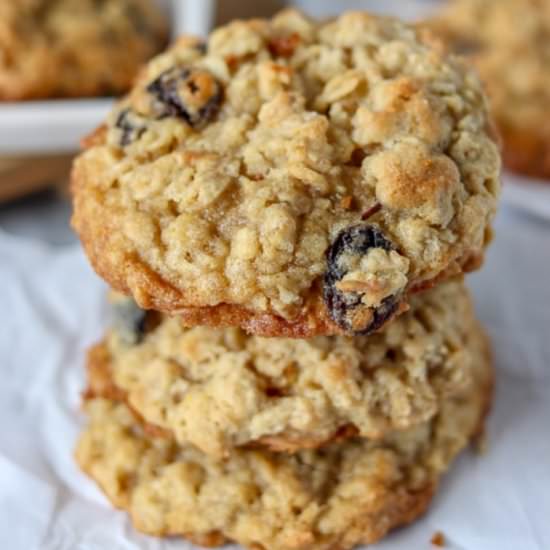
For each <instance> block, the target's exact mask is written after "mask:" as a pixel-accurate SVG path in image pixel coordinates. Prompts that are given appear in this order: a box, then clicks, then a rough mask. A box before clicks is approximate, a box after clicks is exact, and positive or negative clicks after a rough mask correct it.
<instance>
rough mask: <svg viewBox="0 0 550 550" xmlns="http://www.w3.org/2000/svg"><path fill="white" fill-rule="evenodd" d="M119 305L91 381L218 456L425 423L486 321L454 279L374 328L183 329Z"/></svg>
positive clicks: (460, 377) (467, 370)
mask: <svg viewBox="0 0 550 550" xmlns="http://www.w3.org/2000/svg"><path fill="white" fill-rule="evenodd" d="M114 310H115V323H114V328H113V329H112V330H111V331H110V332H109V334H108V335H107V337H106V338H105V340H104V341H103V343H101V344H99V345H98V346H96V347H95V348H93V349H92V350H91V352H90V355H89V359H88V365H89V369H90V378H91V381H92V384H91V385H92V390H91V391H92V392H93V391H94V388H96V390H97V391H101V393H102V394H105V385H111V390H112V391H113V392H116V393H117V398H120V397H122V398H124V399H125V400H126V401H127V403H128V404H129V405H130V407H131V408H132V409H133V410H134V411H135V412H137V413H138V414H139V415H141V416H142V417H143V418H144V420H145V421H147V422H148V423H150V424H153V425H155V426H158V427H159V428H162V429H165V430H169V431H171V432H173V434H174V435H175V437H176V439H177V440H178V441H179V442H180V443H192V444H194V445H195V446H197V447H198V448H200V449H201V450H202V451H203V452H205V453H207V454H210V455H213V456H217V457H220V458H221V457H224V456H227V455H228V454H229V452H230V451H231V449H232V448H234V447H238V446H243V445H251V444H255V445H263V446H267V447H268V448H270V449H271V450H275V451H290V452H292V451H295V450H298V449H302V448H314V447H318V446H320V445H323V444H324V443H327V442H329V441H331V440H334V439H336V438H345V437H349V436H352V435H360V436H363V437H369V438H380V437H382V436H383V435H384V433H386V432H387V431H388V430H394V429H407V428H410V427H411V426H414V425H416V424H419V423H422V422H426V421H427V420H429V419H430V418H431V417H432V416H434V415H435V414H436V413H437V412H438V410H439V404H440V401H441V399H442V397H446V396H449V395H453V394H455V393H458V392H460V391H462V390H463V389H464V387H466V386H467V384H468V383H469V382H470V378H471V368H472V365H473V364H474V363H475V362H476V361H479V360H481V359H480V357H478V356H479V355H480V353H479V349H480V346H477V345H476V342H477V340H478V339H479V334H480V330H479V326H478V324H477V321H476V320H475V317H474V313H473V308H472V304H471V301H470V298H469V294H468V291H467V290H466V288H465V287H464V285H463V282H462V281H456V280H455V281H450V282H447V283H444V284H441V285H439V286H438V287H437V288H434V289H432V290H429V291H427V292H425V293H423V294H421V295H417V296H415V297H414V298H413V299H412V301H411V308H410V310H409V311H408V312H407V313H405V314H404V315H402V316H401V317H400V318H398V319H397V320H395V321H394V322H393V323H391V324H390V325H389V326H388V327H387V328H386V329H385V330H384V331H382V332H380V333H378V334H374V335H371V336H368V337H365V336H358V337H353V338H349V337H344V336H332V337H316V338H313V339H310V340H295V339H284V338H283V339H271V338H261V337H257V336H248V335H246V334H245V333H244V332H243V331H242V330H240V329H236V328H232V329H219V330H216V329H211V328H204V327H195V328H185V327H183V325H182V323H181V320H180V319H178V318H176V317H174V318H171V317H163V316H160V315H159V314H158V313H153V312H145V311H142V310H140V309H138V308H137V306H135V305H134V303H133V302H131V301H130V300H128V299H116V300H115V303H114ZM113 384H114V386H113ZM100 388H101V389H100Z"/></svg>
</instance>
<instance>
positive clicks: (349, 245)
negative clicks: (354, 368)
mask: <svg viewBox="0 0 550 550" xmlns="http://www.w3.org/2000/svg"><path fill="white" fill-rule="evenodd" d="M371 248H381V249H383V250H386V251H388V252H389V251H391V250H395V249H396V248H395V245H394V244H393V243H392V242H391V241H390V240H388V239H387V238H386V237H385V236H384V235H383V234H382V232H381V231H380V230H379V229H378V228H377V227H374V226H372V225H366V224H360V225H354V226H351V227H348V228H346V229H344V230H342V231H341V232H340V233H339V234H338V235H337V237H336V239H335V240H334V242H333V243H332V245H331V246H330V247H329V249H328V251H327V271H326V273H325V277H324V288H323V298H324V300H325V304H326V306H327V309H328V311H329V314H330V316H331V318H332V320H333V321H334V322H335V323H336V324H337V325H338V326H339V327H341V328H343V329H344V330H346V331H347V332H353V333H354V334H363V335H366V334H370V333H372V332H374V331H376V330H377V329H379V328H380V327H381V326H382V325H384V323H385V322H386V321H388V320H389V319H390V318H391V317H392V315H393V314H394V313H395V312H396V310H397V308H398V306H399V302H400V296H398V295H392V296H387V297H386V298H384V299H383V300H382V302H381V303H380V305H379V306H378V307H376V308H372V307H370V308H369V307H367V306H365V305H364V304H363V303H362V294H360V293H358V292H343V291H341V290H339V289H338V288H337V287H336V284H337V283H338V282H339V281H341V280H342V279H343V278H344V277H345V275H346V274H347V269H346V268H345V267H344V266H342V264H341V262H340V259H341V258H342V255H343V254H352V255H357V256H364V255H365V254H366V253H367V252H368V251H369V250H370V249H371Z"/></svg>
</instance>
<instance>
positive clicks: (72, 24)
mask: <svg viewBox="0 0 550 550" xmlns="http://www.w3.org/2000/svg"><path fill="white" fill-rule="evenodd" d="M167 39H168V21H167V18H166V17H165V16H164V15H163V13H162V11H161V10H160V8H159V7H158V5H157V4H156V3H155V2H154V1H153V0H102V1H100V2H98V1H94V0H59V1H55V2H53V1H49V0H18V1H16V2H14V1H12V0H0V100H23V99H36V98H50V97H84V96H98V95H118V94H120V93H123V92H124V91H126V90H127V89H128V88H129V86H130V85H131V83H132V80H133V79H134V77H135V75H136V73H137V71H138V70H139V67H140V66H141V65H142V64H143V63H144V62H145V61H147V60H148V59H149V58H150V57H151V56H153V55H154V54H156V53H157V52H159V51H160V50H162V49H163V48H164V47H165V45H166V43H167Z"/></svg>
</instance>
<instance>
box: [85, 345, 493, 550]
mask: <svg viewBox="0 0 550 550" xmlns="http://www.w3.org/2000/svg"><path fill="white" fill-rule="evenodd" d="M485 357H486V361H484V362H483V363H481V364H479V365H478V366H477V367H476V371H475V381H474V383H473V385H472V386H471V387H470V388H469V391H468V392H466V393H465V394H463V395H462V396H460V397H456V398H453V399H450V400H447V401H445V402H444V403H442V406H441V409H440V412H439V414H438V416H437V417H435V418H434V419H432V420H431V421H429V422H427V423H425V424H422V425H419V426H418V427H415V428H414V429H411V430H406V431H400V432H393V433H390V434H388V435H387V436H386V437H385V438H384V439H382V440H378V441H370V440H368V439H350V440H347V441H345V442H343V443H334V444H332V445H329V446H327V447H324V448H323V449H320V450H317V451H311V450H310V451H302V452H298V453H296V454H295V455H291V456H289V455H285V454H280V453H273V452H269V451H259V450H237V451H235V452H234V453H233V454H232V456H231V458H230V459H229V460H226V461H215V460H212V459H210V458H208V457H207V456H206V455H204V454H203V453H201V452H200V451H198V450H196V449H194V448H193V447H191V446H181V445H178V444H177V443H175V442H174V441H173V440H172V439H170V438H166V437H156V435H155V433H154V432H151V431H149V430H148V427H147V425H144V424H142V423H140V421H138V420H137V419H136V417H135V416H134V415H133V414H132V412H131V411H130V409H128V408H127V406H126V405H125V404H123V403H122V402H118V401H115V400H110V399H105V398H101V397H94V398H92V399H89V400H88V401H87V403H86V410H87V412H88V414H89V416H90V425H89V426H88V428H87V429H86V430H85V432H84V433H83V435H82V436H81V439H80V441H79V443H78V447H77V450H76V458H77V461H78V463H79V464H80V466H81V467H82V469H83V470H84V471H85V472H87V473H88V474H89V475H90V476H91V477H92V478H93V479H94V480H95V481H96V482H97V483H98V484H99V485H100V486H101V487H102V488H103V490H104V491H105V493H106V495H107V497H108V498H109V499H110V500H111V501H112V503H113V504H114V505H115V506H117V507H119V508H123V509H125V510H127V511H128V512H129V513H130V515H131V517H132V520H133V522H134V524H135V526H136V528H137V529H138V530H140V531H143V532H144V533H148V534H151V535H159V536H164V535H181V536H184V537H186V538H188V539H190V540H191V541H193V542H195V543H197V544H201V545H207V546H216V545H221V544H223V543H224V542H226V541H236V542H238V543H240V544H242V545H244V546H246V547H250V548H254V549H258V548H264V549H278V550H281V549H293V550H296V549H300V550H302V549H325V548H326V549H328V548H339V549H346V548H351V547H353V546H355V545H356V544H360V543H365V544H368V543H372V542H375V541H377V540H379V539H380V538H381V537H383V536H384V535H385V534H386V533H387V532H388V531H389V530H390V529H392V528H394V527H396V526H398V525H402V524H406V523H409V522H411V521H413V520H414V519H415V518H417V517H418V516H419V515H421V514H422V513H423V512H424V511H425V510H426V508H427V506H428V504H429V502H430V500H431V498H432V495H433V494H434V491H435V489H436V487H437V484H438V480H439V477H440V476H441V475H442V474H443V473H444V472H445V471H446V470H447V468H448V467H449V466H450V464H451V462H452V460H453V459H454V458H455V456H456V455H457V453H458V452H460V451H461V450H462V449H463V448H464V447H465V446H466V445H467V444H468V442H469V441H470V440H471V438H472V437H474V436H475V435H476V434H479V432H480V430H481V428H482V426H483V419H484V417H485V413H486V411H487V409H488V407H489V403H490V398H491V388H492V367H491V362H490V359H489V352H488V349H487V353H486V354H485Z"/></svg>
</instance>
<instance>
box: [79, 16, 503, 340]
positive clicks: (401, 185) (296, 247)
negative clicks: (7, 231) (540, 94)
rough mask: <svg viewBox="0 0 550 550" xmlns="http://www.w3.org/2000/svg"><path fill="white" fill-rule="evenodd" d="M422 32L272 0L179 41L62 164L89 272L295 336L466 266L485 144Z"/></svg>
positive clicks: (462, 91)
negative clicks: (267, 9) (316, 13)
mask: <svg viewBox="0 0 550 550" xmlns="http://www.w3.org/2000/svg"><path fill="white" fill-rule="evenodd" d="M422 37H423V33H422V32H417V31H415V30H414V29H413V28H411V27H409V26H406V25H404V24H402V23H399V22H398V21H396V20H393V19H390V18H381V17H376V16H372V15H368V14H365V13H348V14H345V15H342V16H341V17H339V18H337V19H334V20H331V21H328V22H315V21H313V20H311V19H308V18H307V17H305V16H304V15H302V14H300V13H298V12H296V11H292V10H287V11H284V12H282V13H281V14H279V15H278V16H276V17H274V18H273V19H272V20H269V21H268V20H252V21H247V22H243V21H237V22H234V23H231V24H229V25H228V26H226V27H222V28H220V29H218V30H216V31H214V32H213V33H212V34H211V35H210V37H209V39H208V41H207V42H205V43H202V42H199V41H197V40H195V39H191V38H182V39H181V40H180V41H179V42H177V44H176V45H175V46H174V47H173V48H172V49H170V50H169V51H168V52H167V53H165V54H163V55H161V56H159V57H157V58H156V59H155V60H154V61H152V62H151V63H150V64H149V65H148V66H147V68H146V69H145V70H144V71H143V72H142V74H141V76H140V78H139V80H138V82H137V84H136V86H135V88H134V89H133V90H132V92H131V93H130V94H129V95H128V96H127V97H126V98H125V99H124V100H123V101H122V102H121V103H120V104H119V105H118V106H117V107H116V109H115V110H114V112H113V113H112V114H111V116H110V117H109V119H108V121H107V122H106V124H105V125H104V126H102V127H101V128H100V129H98V130H97V131H96V133H95V134H94V135H92V136H90V138H88V139H87V140H86V145H87V150H86V151H85V152H84V153H83V154H82V155H81V156H80V158H79V159H78V160H77V161H76V163H75V166H74V170H73V178H72V179H73V184H72V190H73V194H74V207H75V212H74V217H73V225H74V227H75V229H76V230H77V232H78V233H79V235H80V237H81V240H82V242H83V244H84V247H85V250H86V252H87V254H88V256H89V258H90V260H91V262H92V264H93V266H94V267H95V269H96V270H97V271H98V273H99V274H100V275H101V276H103V277H104V278H105V279H106V280H107V281H108V282H109V283H110V284H111V285H112V286H113V287H114V288H116V289H118V290H119V291H121V292H123V293H127V294H132V295H133V296H134V298H135V299H136V301H137V303H138V304H139V305H140V306H141V307H143V308H146V309H156V310H159V311H162V312H167V313H177V314H179V315H181V316H182V317H183V318H184V321H185V322H186V323H187V324H188V325H210V326H240V327H242V328H244V329H245V330H246V331H247V332H249V333H254V334H258V335H264V336H290V337H302V338H303V337H311V336H315V335H331V334H342V333H346V334H368V333H371V332H373V331H375V330H377V329H378V328H380V327H382V326H383V325H384V324H385V323H386V322H387V321H388V320H389V319H391V318H392V317H393V316H394V315H396V314H397V313H401V312H403V311H404V310H405V309H406V303H407V302H408V300H409V295H410V294H411V292H412V291H414V290H418V289H420V288H424V287H426V286H429V285H430V284H433V282H434V281H435V280H436V279H438V278H439V279H441V278H445V277H447V276H450V275H453V274H456V273H458V272H461V271H468V270H471V269H474V268H475V267H477V266H479V264H480V263H481V259H482V256H483V251H484V247H485V245H486V244H487V241H488V240H489V234H490V229H489V228H490V222H491V220H492V218H493V215H494V213H495V208H496V203H497V198H498V195H499V162H500V161H499V152H498V148H497V146H496V144H495V142H494V139H493V134H492V130H491V123H490V120H489V117H488V114H487V105H486V100H485V96H484V94H483V91H482V88H481V85H480V82H479V81H478V79H477V77H476V75H475V74H474V72H473V71H472V70H470V69H469V68H468V67H467V66H466V65H465V64H464V63H462V61H460V60H459V59H458V58H456V57H453V56H449V55H446V54H444V53H443V52H442V50H443V49H442V48H441V49H438V48H436V47H433V46H431V45H430V44H429V42H430V41H423V38H422Z"/></svg>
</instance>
